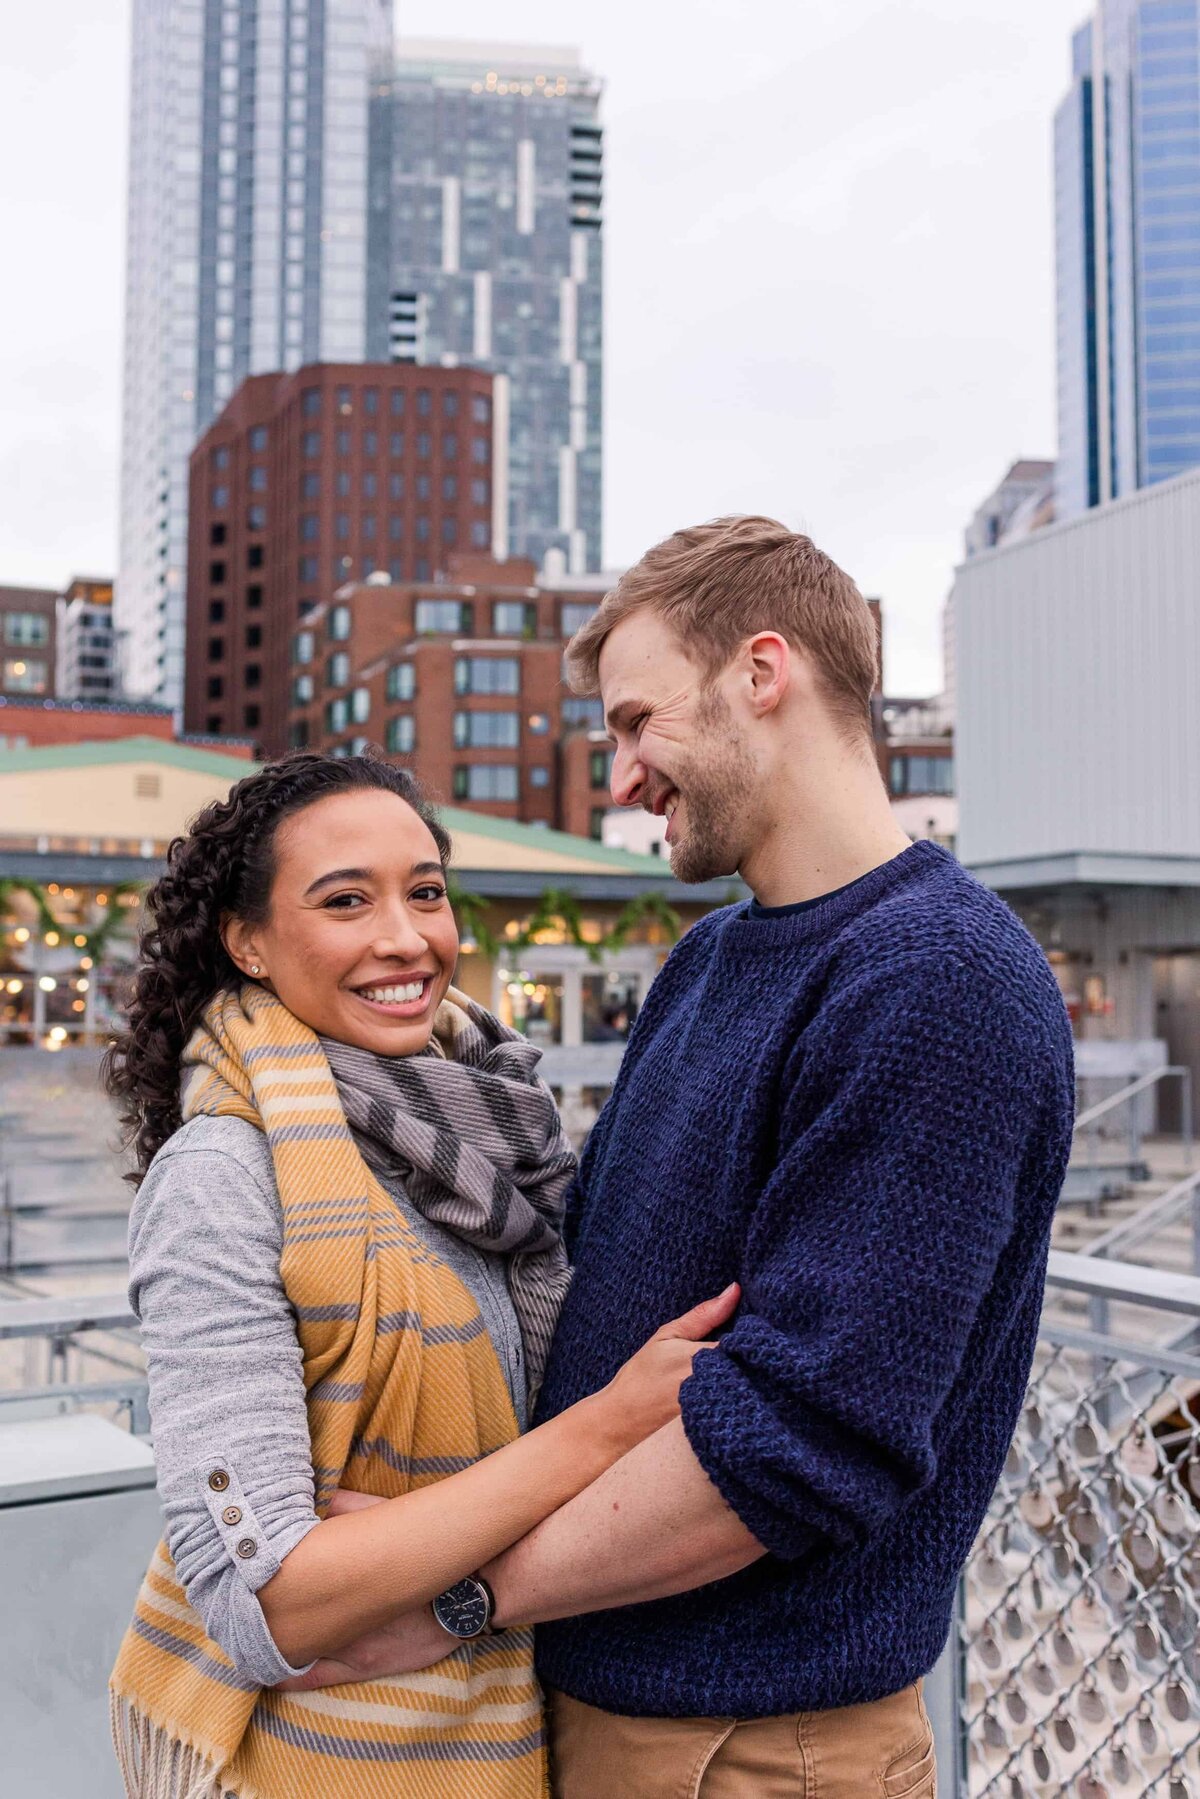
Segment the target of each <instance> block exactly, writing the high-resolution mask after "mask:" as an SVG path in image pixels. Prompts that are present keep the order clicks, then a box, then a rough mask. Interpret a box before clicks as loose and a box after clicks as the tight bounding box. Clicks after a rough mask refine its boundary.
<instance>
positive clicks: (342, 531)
mask: <svg viewBox="0 0 1200 1799" xmlns="http://www.w3.org/2000/svg"><path fill="white" fill-rule="evenodd" d="M333 535H334V536H335V537H336V538H337V540H338V542H339V543H345V542H346V540H347V538H348V537H349V535H350V514H349V513H348V512H337V513H335V514H334V518H333Z"/></svg>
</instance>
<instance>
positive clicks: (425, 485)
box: [417, 475, 429, 500]
mask: <svg viewBox="0 0 1200 1799" xmlns="http://www.w3.org/2000/svg"><path fill="white" fill-rule="evenodd" d="M417 498H418V500H427V499H428V498H429V476H428V475H418V476H417Z"/></svg>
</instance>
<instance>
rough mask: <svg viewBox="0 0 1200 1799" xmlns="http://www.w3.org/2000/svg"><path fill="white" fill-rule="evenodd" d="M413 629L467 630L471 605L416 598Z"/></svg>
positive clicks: (461, 602)
mask: <svg viewBox="0 0 1200 1799" xmlns="http://www.w3.org/2000/svg"><path fill="white" fill-rule="evenodd" d="M426 522H428V521H426ZM418 535H419V533H418ZM413 629H414V630H416V631H451V632H454V633H457V634H461V633H463V632H465V631H469V630H470V629H471V607H470V606H469V604H467V603H466V602H465V601H463V600H418V601H417V603H416V606H415V607H414V608H413Z"/></svg>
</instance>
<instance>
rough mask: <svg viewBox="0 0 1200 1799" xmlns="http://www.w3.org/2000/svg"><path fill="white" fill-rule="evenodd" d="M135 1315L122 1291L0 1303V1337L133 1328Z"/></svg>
mask: <svg viewBox="0 0 1200 1799" xmlns="http://www.w3.org/2000/svg"><path fill="white" fill-rule="evenodd" d="M136 1324H137V1317H136V1315H135V1313H134V1312H133V1310H132V1309H131V1307H130V1304H129V1299H128V1297H127V1295H126V1294H124V1293H84V1294H79V1295H76V1296H72V1297H71V1298H67V1299H13V1300H4V1301H2V1302H0V1339H3V1338H6V1337H8V1338H12V1337H71V1336H74V1335H75V1333H76V1331H111V1330H132V1329H133V1328H134V1326H135V1325H136Z"/></svg>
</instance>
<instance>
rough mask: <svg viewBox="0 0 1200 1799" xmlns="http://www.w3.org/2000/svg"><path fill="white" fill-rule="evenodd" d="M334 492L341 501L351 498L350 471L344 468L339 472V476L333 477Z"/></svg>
mask: <svg viewBox="0 0 1200 1799" xmlns="http://www.w3.org/2000/svg"><path fill="white" fill-rule="evenodd" d="M333 491H334V493H336V495H337V497H338V499H339V500H348V499H349V498H350V471H349V469H344V468H342V469H339V470H338V472H337V474H336V475H335V476H334V477H333Z"/></svg>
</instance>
